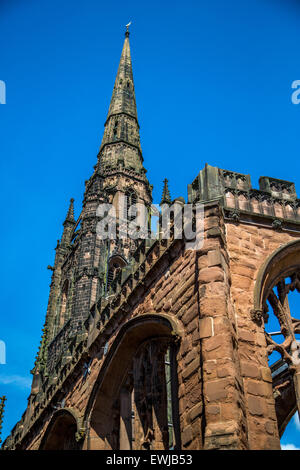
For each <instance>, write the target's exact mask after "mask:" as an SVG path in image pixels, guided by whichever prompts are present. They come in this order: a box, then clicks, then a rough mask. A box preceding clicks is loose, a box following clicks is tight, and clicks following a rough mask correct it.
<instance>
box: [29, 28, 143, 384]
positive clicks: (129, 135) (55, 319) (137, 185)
mask: <svg viewBox="0 0 300 470" xmlns="http://www.w3.org/2000/svg"><path fill="white" fill-rule="evenodd" d="M129 34H130V33H129V31H128V28H127V31H126V32H125V40H124V45H123V49H122V54H121V59H120V63H119V67H118V72H117V76H116V80H115V84H114V89H113V93H112V98H111V102H110V106H109V111H108V115H107V119H106V121H105V124H104V134H103V139H102V142H101V146H100V150H99V153H98V161H97V164H96V165H95V167H94V172H93V174H92V176H91V177H90V178H89V180H87V181H86V182H85V192H84V198H83V204H82V211H81V214H80V216H79V218H78V219H77V220H75V218H74V199H71V201H70V206H69V209H68V212H67V215H66V219H65V221H64V223H63V225H64V230H63V234H62V237H61V240H58V243H57V247H56V257H55V263H54V266H53V267H52V266H48V268H49V269H51V270H52V271H53V274H52V281H51V286H50V296H49V304H48V310H47V316H46V322H45V326H44V329H43V337H42V341H41V346H40V350H39V353H38V356H37V361H36V366H35V369H34V372H35V374H37V373H38V375H39V377H40V373H42V374H43V375H44V376H45V377H47V376H48V375H49V373H50V374H52V363H54V362H55V360H56V358H57V355H59V354H60V348H63V342H61V345H59V344H58V343H60V341H57V335H58V336H61V338H62V339H63V335H64V334H65V333H64V329H65V330H70V331H71V332H72V333H71V334H72V335H76V334H77V333H78V332H79V331H80V330H81V327H82V324H83V322H84V320H86V317H87V316H88V313H89V310H90V308H91V306H92V305H93V304H94V303H95V302H96V300H97V299H98V298H99V297H105V296H107V295H108V294H109V289H110V285H111V283H112V281H113V280H114V278H115V276H116V275H117V274H120V271H122V269H125V268H126V267H127V268H129V269H130V265H131V262H132V254H133V252H134V251H135V250H136V246H137V244H138V242H139V240H138V239H131V237H130V236H129V235H128V222H130V219H132V218H133V217H132V216H130V215H129V214H128V211H129V210H130V209H129V208H130V207H131V206H132V205H134V204H139V203H141V204H143V205H144V206H145V208H146V210H148V211H149V214H150V206H151V202H152V186H151V185H150V184H149V181H148V179H147V177H146V169H145V168H144V166H143V155H142V150H141V144H140V135H139V123H138V118H137V108H136V100H135V91H134V82H133V72H132V63H131V52H130V45H129ZM105 204H111V205H113V206H114V207H115V215H116V233H115V237H113V238H112V239H109V238H107V239H101V238H100V237H99V236H98V234H97V224H98V222H99V220H101V217H100V216H99V215H98V212H97V211H98V210H99V206H101V205H105ZM123 227H125V228H126V229H127V231H126V232H125V235H124V234H123V232H122V228H123ZM66 357H70V352H69V353H68V352H66Z"/></svg>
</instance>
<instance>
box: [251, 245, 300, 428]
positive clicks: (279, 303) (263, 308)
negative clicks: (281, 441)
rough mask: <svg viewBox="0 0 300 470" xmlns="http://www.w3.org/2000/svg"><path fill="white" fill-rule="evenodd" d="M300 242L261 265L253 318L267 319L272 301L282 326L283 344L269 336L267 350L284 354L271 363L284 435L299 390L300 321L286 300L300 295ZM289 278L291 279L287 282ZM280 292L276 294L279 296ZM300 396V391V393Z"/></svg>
mask: <svg viewBox="0 0 300 470" xmlns="http://www.w3.org/2000/svg"><path fill="white" fill-rule="evenodd" d="M299 276H300V240H299V239H296V240H293V241H291V242H289V243H287V244H285V245H281V246H280V247H279V248H278V249H277V250H275V251H274V252H273V253H272V254H271V255H270V256H269V257H268V258H267V259H266V261H265V262H264V263H263V265H262V266H261V268H260V270H259V272H258V276H257V279H256V284H255V289H254V299H253V306H254V310H253V312H254V314H255V316H254V318H256V319H259V320H260V319H262V318H263V319H264V321H265V322H267V320H268V316H269V315H268V314H267V312H268V311H269V308H268V306H267V301H268V302H269V304H270V306H271V308H272V310H273V313H275V314H276V316H277V318H278V319H279V323H280V332H281V336H282V337H284V338H283V339H284V341H283V342H282V343H276V336H273V335H278V334H279V333H280V332H278V333H270V334H267V333H266V332H265V335H266V340H267V348H268V351H269V354H270V352H271V351H274V350H275V351H277V352H279V353H280V354H281V359H280V360H278V361H277V362H275V363H274V364H272V366H271V372H272V382H273V393H274V397H275V409H276V416H277V424H278V431H279V435H280V436H282V434H283V433H284V430H285V428H286V426H287V424H288V422H289V421H290V419H291V417H292V416H293V415H294V413H295V411H296V410H297V400H296V393H295V390H297V389H298V390H299V388H300V387H299V385H300V380H299V377H300V375H299V372H300V370H299V366H295V364H294V363H293V360H292V358H293V349H294V347H295V346H293V341H294V340H295V334H299V333H300V321H299V320H298V319H296V318H293V316H292V314H291V312H290V310H289V303H288V300H287V296H288V293H289V292H290V291H293V290H295V289H296V290H297V291H298V292H300V277H299ZM288 279H289V280H288ZM276 289H277V293H276ZM298 393H299V392H298Z"/></svg>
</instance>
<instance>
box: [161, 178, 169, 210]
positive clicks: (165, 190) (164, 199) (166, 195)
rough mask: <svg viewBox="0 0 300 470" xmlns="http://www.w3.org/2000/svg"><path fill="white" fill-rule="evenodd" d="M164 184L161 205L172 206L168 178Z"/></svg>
mask: <svg viewBox="0 0 300 470" xmlns="http://www.w3.org/2000/svg"><path fill="white" fill-rule="evenodd" d="M163 183H164V187H163V193H162V198H161V203H160V204H171V195H170V191H169V187H168V180H167V178H165V179H164V181H163Z"/></svg>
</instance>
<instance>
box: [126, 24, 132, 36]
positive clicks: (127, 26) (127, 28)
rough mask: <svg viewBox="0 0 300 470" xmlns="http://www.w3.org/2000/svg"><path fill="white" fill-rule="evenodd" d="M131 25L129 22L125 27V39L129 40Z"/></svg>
mask: <svg viewBox="0 0 300 470" xmlns="http://www.w3.org/2000/svg"><path fill="white" fill-rule="evenodd" d="M130 25H131V21H129V23H128V24H127V25H126V32H125V37H126V38H129V34H130V33H129V26H130Z"/></svg>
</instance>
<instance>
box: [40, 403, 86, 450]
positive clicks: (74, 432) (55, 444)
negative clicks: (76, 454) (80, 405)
mask: <svg viewBox="0 0 300 470" xmlns="http://www.w3.org/2000/svg"><path fill="white" fill-rule="evenodd" d="M82 437H83V428H82V427H81V420H80V418H79V417H78V415H77V413H76V411H75V410H72V409H71V408H62V409H60V410H57V411H55V413H54V414H53V415H52V418H51V420H50V423H49V424H48V426H47V429H46V431H45V434H44V436H43V438H42V441H41V444H40V447H39V449H40V450H79V449H80V448H81V440H82Z"/></svg>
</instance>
